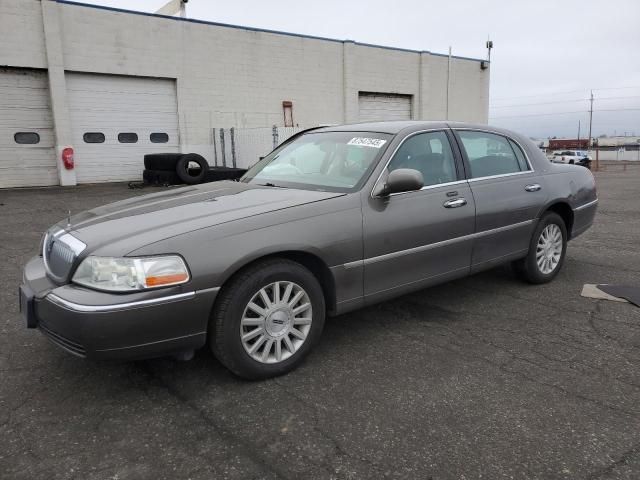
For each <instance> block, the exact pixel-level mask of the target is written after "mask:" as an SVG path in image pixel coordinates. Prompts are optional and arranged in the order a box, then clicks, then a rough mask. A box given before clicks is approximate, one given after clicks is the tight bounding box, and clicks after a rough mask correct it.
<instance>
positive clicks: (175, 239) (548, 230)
mask: <svg viewBox="0 0 640 480" xmlns="http://www.w3.org/2000/svg"><path fill="white" fill-rule="evenodd" d="M597 202H598V199H597V197H596V188H595V181H594V178H593V175H592V174H591V172H589V171H588V170H586V169H584V168H579V167H576V166H574V165H555V164H552V163H549V161H548V160H547V159H546V158H545V156H544V155H543V154H542V152H540V150H539V149H538V147H537V146H536V145H535V144H534V143H533V142H531V141H530V140H529V139H528V138H526V137H523V136H521V135H518V134H515V133H512V132H509V131H507V130H502V129H498V128H491V127H488V126H487V125H473V124H462V123H450V122H380V123H361V124H357V125H344V126H337V127H328V128H320V129H317V130H313V131H310V132H307V133H304V134H303V135H299V136H297V137H295V138H293V139H291V140H289V141H287V142H285V143H283V144H282V145H281V146H279V147H278V148H276V149H275V150H274V151H273V152H271V153H270V154H269V155H267V156H266V157H265V158H264V159H262V160H261V161H259V162H258V163H257V164H256V165H254V166H253V167H251V168H250V169H249V171H248V172H247V173H246V174H245V175H244V176H243V177H242V178H241V179H240V180H239V181H235V182H234V181H223V182H213V183H207V184H202V185H191V186H188V187H185V188H181V189H171V190H168V191H165V192H161V193H154V194H151V195H146V196H143V197H135V198H130V199H128V200H123V201H120V202H117V203H113V204H111V205H106V206H103V207H98V208H94V209H93V210H90V211H88V212H84V213H79V214H77V215H75V216H72V217H71V218H69V219H65V220H63V221H61V222H59V223H58V224H56V225H54V226H53V227H51V228H50V229H49V230H48V231H47V232H46V233H45V235H44V238H43V240H42V246H41V253H40V255H38V256H36V257H34V258H32V259H31V260H30V261H29V262H28V263H27V265H26V266H25V269H24V275H23V284H22V285H21V287H20V305H21V310H22V312H23V315H24V317H25V319H26V323H27V326H29V327H31V328H39V329H40V330H41V331H42V333H43V334H44V335H46V336H47V337H48V338H49V339H50V340H51V341H52V342H54V343H55V344H57V345H58V346H60V347H61V348H63V349H65V350H66V351H68V352H70V353H72V354H75V355H77V356H80V357H89V358H120V359H132V358H140V357H153V356H159V355H168V354H179V355H180V356H181V357H182V358H188V357H190V356H191V355H192V354H193V351H194V350H195V349H197V348H201V347H203V346H205V345H208V346H209V348H211V350H212V351H213V353H214V354H215V355H216V357H217V358H218V359H219V360H220V361H221V362H222V363H223V364H224V365H226V366H227V367H228V368H229V369H230V370H231V371H233V372H235V373H236V374H237V375H240V376H242V377H246V378H253V379H256V378H266V377H271V376H274V375H280V374H283V373H285V372H287V371H289V370H291V369H293V368H295V367H296V366H297V365H299V364H300V362H301V361H302V359H303V358H304V356H305V355H306V354H307V353H308V352H309V351H310V350H311V349H312V348H313V346H314V345H315V344H316V343H317V342H318V340H319V338H320V334H321V332H322V328H323V325H324V322H325V315H327V314H329V315H338V314H341V313H345V312H348V311H351V310H355V309H357V308H361V307H364V306H366V305H370V304H373V303H376V302H380V301H384V300H387V299H390V298H394V297H397V296H399V295H403V294H406V293H409V292H412V291H415V290H419V289H421V288H425V287H428V286H430V285H435V284H438V283H442V282H445V281H448V280H452V279H454V278H459V277H464V276H465V275H469V274H472V273H476V272H479V271H482V270H486V269H489V268H492V267H494V266H497V265H500V264H503V263H505V262H513V265H514V267H515V270H516V271H517V272H518V273H519V274H520V275H521V276H522V278H524V279H525V280H526V281H528V282H530V283H545V282H549V281H551V280H552V279H553V278H554V277H555V276H556V275H557V274H558V272H559V271H560V269H561V268H562V264H563V262H564V259H565V254H566V250H567V241H569V240H571V239H573V238H575V237H577V236H578V235H580V234H581V233H582V232H584V231H585V230H587V229H588V228H589V227H590V226H591V224H592V223H593V219H594V216H595V213H596V207H597ZM523 308H526V305H525V304H523ZM394 328H396V329H401V328H402V323H401V322H399V323H398V325H396V326H395V327H394ZM370 348H372V349H375V348H376V346H375V345H371V347H370Z"/></svg>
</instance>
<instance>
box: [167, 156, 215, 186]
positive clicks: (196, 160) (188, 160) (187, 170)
mask: <svg viewBox="0 0 640 480" xmlns="http://www.w3.org/2000/svg"><path fill="white" fill-rule="evenodd" d="M194 164H197V167H195V166H192V165H194ZM208 169H209V164H208V163H207V161H206V160H205V159H204V157H203V156H202V155H198V154H197V153H186V154H184V155H182V156H181V157H180V160H178V163H177V164H176V170H175V171H176V173H177V174H178V177H180V180H182V181H183V182H184V183H186V184H188V185H195V184H197V183H201V182H202V181H203V180H204V177H205V175H206V174H207V170H208Z"/></svg>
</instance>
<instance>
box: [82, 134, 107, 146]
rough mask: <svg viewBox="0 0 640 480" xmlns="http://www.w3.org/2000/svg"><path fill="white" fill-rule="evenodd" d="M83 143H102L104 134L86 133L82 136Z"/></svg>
mask: <svg viewBox="0 0 640 480" xmlns="http://www.w3.org/2000/svg"><path fill="white" fill-rule="evenodd" d="M82 139H83V140H84V143H104V133H101V132H87V133H85V134H84V135H82Z"/></svg>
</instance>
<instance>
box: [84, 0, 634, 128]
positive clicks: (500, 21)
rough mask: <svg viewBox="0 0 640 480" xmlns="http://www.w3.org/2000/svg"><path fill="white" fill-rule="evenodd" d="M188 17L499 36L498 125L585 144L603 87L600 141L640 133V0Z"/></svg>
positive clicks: (197, 3)
mask: <svg viewBox="0 0 640 480" xmlns="http://www.w3.org/2000/svg"><path fill="white" fill-rule="evenodd" d="M165 2H166V0H85V3H95V4H100V5H107V6H112V7H118V8H125V9H128V10H139V11H145V12H154V11H155V10H157V9H158V8H159V7H161V6H162V5H164V3H165ZM187 16H188V17H191V18H196V19H200V20H209V21H215V22H221V23H230V24H235V25H244V26H251V27H257V28H265V29H272V30H281V31H287V32H295V33H302V34H308V35H315V36H321V37H329V38H336V39H350V40H355V41H357V42H363V43H373V44H379V45H386V46H392V47H401V48H409V49H415V50H428V51H431V52H436V53H447V52H448V49H449V47H451V48H452V52H453V54H454V55H460V56H468V57H474V58H486V55H487V51H486V48H485V43H486V41H487V38H489V37H490V38H491V40H492V41H493V44H494V48H493V50H492V53H491V81H490V85H491V86H490V108H489V123H490V124H493V125H498V126H502V127H506V128H510V129H512V130H516V131H520V132H522V133H524V134H526V135H529V136H531V137H537V138H547V137H553V136H557V137H573V138H575V137H576V136H577V135H578V128H579V123H580V136H581V137H582V138H585V137H586V136H587V135H588V127H589V113H588V110H589V96H590V92H591V90H593V95H594V103H593V110H594V113H593V127H592V136H594V137H596V136H599V135H602V134H606V135H609V136H611V135H614V134H618V135H623V134H625V133H626V134H628V135H631V134H635V135H640V0H609V1H606V2H605V1H603V0H555V1H551V0H537V1H531V0H529V1H524V0H448V1H438V2H433V1H425V0H395V1H393V2H390V1H388V0H387V1H381V0H351V1H345V0H322V1H313V2H304V1H301V0H269V1H265V0H236V1H233V2H229V1H225V2H221V1H216V0H189V3H188V4H187Z"/></svg>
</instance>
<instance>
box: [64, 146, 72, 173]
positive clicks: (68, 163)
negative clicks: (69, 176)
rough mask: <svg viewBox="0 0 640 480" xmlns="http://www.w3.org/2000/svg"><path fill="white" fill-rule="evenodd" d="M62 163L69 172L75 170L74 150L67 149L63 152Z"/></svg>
mask: <svg viewBox="0 0 640 480" xmlns="http://www.w3.org/2000/svg"><path fill="white" fill-rule="evenodd" d="M62 163H63V165H64V168H66V169H67V170H73V167H74V166H75V164H74V161H73V148H71V147H67V148H65V149H63V150H62Z"/></svg>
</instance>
